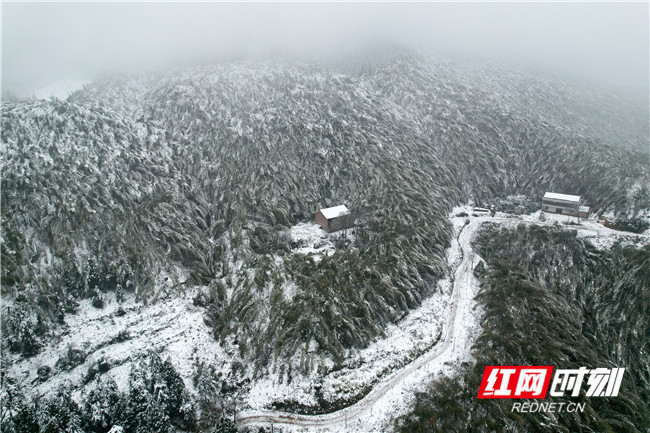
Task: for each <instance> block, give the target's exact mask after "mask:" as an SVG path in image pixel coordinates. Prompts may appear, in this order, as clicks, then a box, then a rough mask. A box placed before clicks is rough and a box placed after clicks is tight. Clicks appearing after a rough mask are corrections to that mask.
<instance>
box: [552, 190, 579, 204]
mask: <svg viewBox="0 0 650 433" xmlns="http://www.w3.org/2000/svg"><path fill="white" fill-rule="evenodd" d="M544 198H546V199H549V200H564V201H570V202H573V203H579V202H580V196H579V195H569V194H558V193H555V192H547V193H546V194H544Z"/></svg>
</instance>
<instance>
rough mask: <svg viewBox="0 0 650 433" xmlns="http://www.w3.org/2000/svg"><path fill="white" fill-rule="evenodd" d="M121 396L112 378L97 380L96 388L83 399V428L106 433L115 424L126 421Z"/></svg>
mask: <svg viewBox="0 0 650 433" xmlns="http://www.w3.org/2000/svg"><path fill="white" fill-rule="evenodd" d="M125 406H126V405H125V401H124V397H123V396H122V394H121V393H120V392H119V390H118V388H117V384H116V383H115V381H114V380H113V379H112V378H110V377H109V378H104V379H98V380H97V386H96V387H95V388H94V389H92V390H91V391H90V393H89V394H88V396H87V397H86V398H85V406H84V426H85V428H86V430H87V431H89V432H97V433H106V432H108V431H109V430H110V429H111V428H112V427H113V425H114V424H116V422H122V421H124V420H125V419H126V407H125Z"/></svg>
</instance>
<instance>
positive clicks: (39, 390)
mask: <svg viewBox="0 0 650 433" xmlns="http://www.w3.org/2000/svg"><path fill="white" fill-rule="evenodd" d="M79 304H80V305H79V311H78V313H77V314H69V315H67V316H66V325H65V326H64V327H63V329H61V330H60V333H59V334H58V335H57V336H56V337H55V338H54V339H53V341H52V343H51V344H50V345H49V347H47V348H46V349H44V350H42V351H41V352H40V353H39V354H37V355H36V356H34V357H32V358H27V359H22V360H20V359H19V358H18V357H17V356H16V357H15V362H14V363H13V365H12V366H11V368H10V372H11V373H12V375H13V376H14V377H16V378H19V380H20V382H21V383H20V385H21V388H22V389H23V390H24V391H25V392H26V394H37V395H44V394H48V393H49V392H51V391H54V390H56V389H57V388H59V387H60V386H61V385H72V386H73V388H74V389H75V390H76V393H73V395H75V394H76V395H77V397H79V395H80V392H81V390H82V389H83V386H82V385H81V384H82V382H83V378H84V377H85V375H86V374H87V372H88V369H89V367H91V366H96V365H97V361H99V360H100V359H103V360H105V361H108V362H109V363H110V365H111V369H110V370H109V371H108V372H106V373H105V375H108V376H111V377H112V378H113V379H114V380H115V382H116V383H117V385H118V387H119V388H120V389H121V390H122V391H126V390H127V389H128V379H129V373H130V371H131V365H132V363H133V362H135V361H137V360H138V359H140V358H141V357H144V356H146V354H147V351H148V350H155V351H156V352H158V353H159V354H160V356H161V357H162V358H163V359H166V358H167V357H168V356H169V357H171V359H172V362H173V364H174V366H175V367H176V369H177V371H178V372H179V373H180V374H181V376H183V379H184V381H185V384H186V386H187V387H188V389H190V390H192V381H191V379H190V376H191V373H192V372H193V371H194V369H193V364H194V363H195V362H197V361H204V362H209V363H212V364H214V365H216V366H217V367H218V366H226V367H229V365H227V364H229V361H230V360H231V358H232V356H230V355H229V354H228V353H226V350H225V349H224V348H222V347H220V346H219V344H218V343H217V342H216V341H215V340H214V339H213V338H212V335H211V332H210V330H209V329H208V327H207V326H206V325H205V324H204V323H203V317H202V313H203V311H202V309H201V308H198V307H195V306H194V305H193V302H192V298H191V297H187V298H185V297H172V298H169V299H165V300H161V301H159V302H157V303H155V304H150V305H143V304H141V303H136V302H135V301H134V299H133V297H132V296H131V297H127V299H126V300H125V302H124V303H122V304H118V303H117V302H116V301H115V300H114V298H113V299H109V300H108V302H107V305H105V307H104V308H102V309H97V308H94V307H93V306H92V305H91V304H90V300H83V301H81V302H79ZM120 306H121V307H122V308H123V310H124V311H125V312H126V314H124V315H123V316H120V315H119V314H117V312H118V308H119V307H120ZM121 333H122V334H121ZM120 336H121V337H120ZM127 336H128V338H125V337H127ZM120 340H123V341H120ZM70 347H72V348H75V349H81V350H83V351H84V353H86V354H87V357H86V360H85V362H84V363H83V364H81V365H79V366H77V367H75V368H73V369H71V370H70V371H65V370H62V369H59V368H57V367H56V363H57V361H58V359H59V358H60V357H63V356H64V355H65V354H66V353H67V352H68V349H69V348H70ZM41 366H49V367H51V368H52V370H53V372H54V374H53V377H51V378H50V379H48V380H47V381H45V382H43V383H40V382H38V381H36V380H35V379H36V377H37V375H36V370H37V369H38V367H41ZM226 370H227V369H226Z"/></svg>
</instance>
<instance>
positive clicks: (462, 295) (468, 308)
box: [239, 217, 489, 432]
mask: <svg viewBox="0 0 650 433" xmlns="http://www.w3.org/2000/svg"><path fill="white" fill-rule="evenodd" d="M467 220H468V219H467V218H466V217H455V218H452V222H453V224H454V227H455V228H456V233H457V235H458V236H457V237H455V239H454V241H453V244H452V246H451V248H450V251H448V254H447V255H448V258H451V259H452V260H454V262H453V263H451V264H452V265H455V266H456V270H455V272H454V277H453V280H454V290H453V293H452V294H451V296H452V299H450V300H447V301H448V302H437V303H436V302H434V301H431V300H429V301H427V302H425V303H424V304H423V305H422V306H421V307H420V308H419V309H417V310H414V311H413V312H412V313H411V314H409V315H408V316H407V317H406V318H405V319H404V320H403V321H402V323H399V324H397V325H396V326H394V327H393V329H392V330H389V332H390V333H391V334H389V335H388V337H387V338H386V340H385V341H380V342H376V343H375V344H372V345H371V346H369V347H368V348H367V349H365V350H364V351H362V352H364V353H366V354H368V355H371V354H373V353H376V354H377V355H378V356H377V358H376V362H378V363H381V362H382V360H381V356H384V354H387V355H388V356H390V351H384V352H383V353H382V351H381V349H380V348H383V347H390V344H391V341H392V342H393V344H396V346H397V347H399V348H400V350H401V351H402V356H403V354H404V351H407V350H409V349H408V347H409V345H411V344H412V341H413V340H412V339H409V338H408V336H407V335H408V334H409V333H410V332H411V331H415V334H416V335H418V334H419V335H430V334H435V332H436V330H437V329H441V335H442V338H441V340H440V341H439V342H438V343H437V344H435V345H433V347H431V348H430V349H429V350H427V351H425V353H424V354H423V355H421V356H419V357H417V358H416V359H414V360H413V361H412V362H410V363H409V364H407V365H405V366H403V367H399V366H395V367H398V368H395V370H394V371H390V372H388V374H386V375H385V377H383V378H381V380H380V381H379V382H378V383H377V384H376V385H375V386H374V387H373V389H372V390H371V391H370V392H369V393H368V395H366V396H365V397H364V398H363V399H361V400H360V401H359V402H357V403H356V404H354V405H352V406H349V407H347V408H345V409H343V410H340V411H337V412H333V413H330V414H325V415H316V416H307V415H296V414H289V413H283V412H279V411H265V410H248V411H245V412H242V413H241V414H240V416H239V420H240V422H241V423H243V424H249V425H260V426H267V427H268V426H270V425H271V423H273V424H275V425H276V426H278V425H279V424H281V425H282V428H283V429H284V430H286V431H318V432H385V431H390V430H392V423H393V421H394V420H395V419H396V418H397V417H399V416H401V415H403V414H405V413H406V412H407V411H408V410H409V409H410V408H411V407H412V405H413V402H414V398H415V392H417V391H423V390H424V389H426V386H427V385H428V384H429V383H430V382H431V381H432V380H434V379H436V378H439V377H441V376H443V375H445V376H449V375H453V374H456V369H457V368H458V366H460V365H461V363H462V362H465V361H471V359H472V358H471V353H470V348H471V346H472V344H473V342H474V341H475V339H476V338H477V337H478V335H479V333H480V326H479V325H480V324H479V319H480V317H481V312H480V311H479V310H477V307H476V303H475V301H474V296H475V295H476V293H477V291H478V281H477V280H476V278H475V276H474V273H473V272H472V270H473V268H474V266H475V265H476V264H478V261H479V260H480V258H479V257H478V256H477V255H476V254H475V253H474V252H473V251H472V250H471V245H470V242H471V240H472V239H473V236H474V234H475V232H476V230H477V229H478V227H479V226H480V225H481V224H482V223H483V222H485V221H487V220H489V217H479V218H473V219H471V222H469V223H467V222H466V221H467ZM461 228H462V230H461ZM461 249H462V250H461ZM454 250H457V251H454ZM445 281H446V282H445ZM445 281H443V282H442V283H440V284H441V285H442V286H445V285H448V284H449V280H445ZM442 292H443V293H444V292H445V290H442ZM436 298H437V299H438V301H440V299H441V297H440V296H438V297H436V296H433V297H432V299H436ZM443 299H445V298H443ZM433 304H435V305H437V308H441V310H435V311H436V313H433V314H431V315H432V316H435V318H433V320H431V319H430V318H426V319H424V320H420V318H424V317H426V316H427V313H428V312H430V311H431V312H433V311H434V310H433V309H432V305H433ZM398 328H403V329H402V331H403V332H402V331H399V330H398ZM405 337H406V340H405V341H402V340H399V339H400V338H405ZM409 340H410V341H411V343H409ZM436 340H437V338H436ZM371 356H372V355H371ZM366 370H371V371H370V373H372V372H373V371H376V369H373V366H372V365H368V366H367V367H365V368H357V370H356V372H355V374H354V375H352V377H351V378H350V379H348V380H354V379H358V378H360V379H363V378H364V376H365V377H366V378H367V379H366V380H368V379H370V377H369V376H370V375H368V374H367V371H366ZM325 381H327V378H325ZM325 383H327V382H325ZM348 383H349V382H348ZM323 388H324V389H326V388H325V386H324V387H323ZM338 391H339V394H340V392H341V390H338ZM251 394H252V393H251ZM261 401H263V399H262V400H257V401H256V402H257V403H260V402H261ZM253 403H255V402H253Z"/></svg>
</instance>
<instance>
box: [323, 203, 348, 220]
mask: <svg viewBox="0 0 650 433" xmlns="http://www.w3.org/2000/svg"><path fill="white" fill-rule="evenodd" d="M320 212H321V213H322V214H323V216H324V217H325V218H327V219H328V220H331V219H332V218H336V217H340V216H343V215H350V211H349V210H348V208H347V207H345V205H344V204H342V205H340V206H334V207H328V208H327V209H321V210H320Z"/></svg>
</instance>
